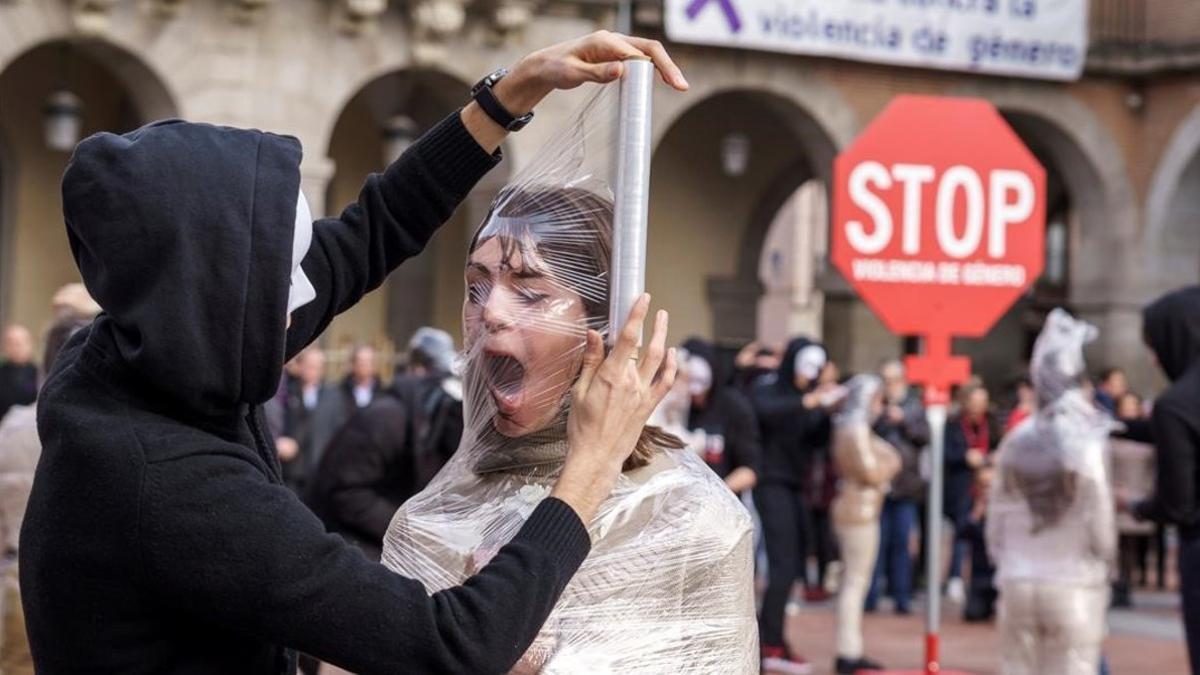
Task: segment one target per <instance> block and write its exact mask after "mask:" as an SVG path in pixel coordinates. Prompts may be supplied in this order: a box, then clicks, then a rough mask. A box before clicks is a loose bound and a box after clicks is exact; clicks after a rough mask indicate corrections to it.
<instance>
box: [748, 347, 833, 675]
mask: <svg viewBox="0 0 1200 675" xmlns="http://www.w3.org/2000/svg"><path fill="white" fill-rule="evenodd" d="M826 360H827V357H826V353H825V348H824V347H822V346H821V345H819V344H817V343H815V342H813V341H811V340H809V339H807V338H803V337H799V338H795V339H793V340H792V341H791V342H789V343H788V346H787V349H786V350H784V354H783V359H782V361H780V364H779V370H778V371H776V374H775V379H774V381H771V382H767V383H764V384H762V385H760V386H759V387H758V388H757V389H755V390H754V392H753V394H754V397H753V404H754V409H755V412H756V413H757V415H758V422H759V426H760V428H761V430H762V444H763V457H762V462H761V471H760V472H759V476H758V484H757V486H756V487H755V488H754V505H755V508H757V509H758V513H759V516H760V517H761V518H762V525H763V539H764V541H765V543H766V548H767V564H768V573H769V580H768V584H767V590H766V592H765V593H764V595H763V602H762V610H761V614H760V615H759V639H760V642H761V644H762V653H763V667H764V669H772V670H779V671H781V672H792V673H803V672H808V670H810V669H811V666H810V665H809V664H808V663H807V662H806V661H805V659H804V658H803V657H801V656H799V655H798V654H794V653H792V652H791V651H790V649H789V648H788V646H787V645H786V644H785V643H784V641H783V617H784V610H785V608H786V606H787V601H788V596H789V595H790V594H791V589H792V582H794V581H795V580H796V579H797V578H798V577H800V575H801V573H802V572H803V566H804V563H805V560H806V548H807V547H806V546H805V538H806V534H807V533H806V531H805V530H806V527H805V523H806V520H807V513H806V510H805V506H804V499H803V490H802V488H801V486H802V485H803V478H804V475H805V467H806V465H807V463H808V461H809V456H810V454H811V452H812V451H813V449H814V448H820V447H825V446H827V445H828V437H829V430H830V425H829V413H828V408H829V407H831V406H832V405H834V404H835V403H836V397H834V396H831V395H829V394H831V393H832V392H823V391H820V392H819V391H818V390H817V389H816V384H817V376H818V375H819V374H820V371H821V368H822V367H823V366H824V365H825V361H826Z"/></svg>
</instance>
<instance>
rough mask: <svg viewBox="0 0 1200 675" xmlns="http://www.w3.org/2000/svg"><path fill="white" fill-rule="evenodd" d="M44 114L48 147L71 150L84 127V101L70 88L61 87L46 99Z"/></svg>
mask: <svg viewBox="0 0 1200 675" xmlns="http://www.w3.org/2000/svg"><path fill="white" fill-rule="evenodd" d="M43 114H44V115H45V119H44V121H43V131H44V132H45V141H46V147H48V148H50V149H51V150H57V151H59V152H70V151H71V149H72V148H74V147H75V144H76V143H78V142H79V134H80V131H81V130H82V128H83V102H82V101H81V100H80V99H79V97H78V96H76V95H75V94H73V93H72V92H70V91H69V90H67V89H59V90H58V91H55V92H54V93H53V94H50V97H49V98H47V99H46V106H45V108H43Z"/></svg>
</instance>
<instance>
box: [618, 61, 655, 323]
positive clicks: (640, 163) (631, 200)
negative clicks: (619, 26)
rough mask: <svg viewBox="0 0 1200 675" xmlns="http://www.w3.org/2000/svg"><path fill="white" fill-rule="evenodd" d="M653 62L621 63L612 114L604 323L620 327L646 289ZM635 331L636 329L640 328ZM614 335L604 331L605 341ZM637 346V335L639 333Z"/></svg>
mask: <svg viewBox="0 0 1200 675" xmlns="http://www.w3.org/2000/svg"><path fill="white" fill-rule="evenodd" d="M653 87H654V63H653V62H652V61H651V60H650V59H648V58H644V57H643V58H638V57H632V58H629V59H627V60H626V61H625V74H624V76H623V77H622V79H621V96H620V104H619V105H620V110H619V113H618V116H617V148H616V152H617V157H616V176H615V177H614V180H613V196H614V198H615V203H614V212H613V220H614V223H613V257H612V290H611V294H610V296H609V313H608V325H609V326H611V327H614V328H615V327H617V326H621V325H622V324H624V323H625V317H627V316H629V310H630V309H632V308H633V303H635V302H637V299H638V297H639V296H641V294H642V293H643V292H644V291H645V289H646V223H647V219H648V213H649V210H650V149H651V148H650V118H651V114H652V110H651V109H652V105H651V96H652V93H653ZM639 330H640V329H639ZM615 339H616V334H615V330H613V331H609V334H608V344H609V345H611V344H613V341H614V340H615ZM638 344H639V345H640V344H641V336H640V335H639V336H638Z"/></svg>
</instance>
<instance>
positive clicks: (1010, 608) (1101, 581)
mask: <svg viewBox="0 0 1200 675" xmlns="http://www.w3.org/2000/svg"><path fill="white" fill-rule="evenodd" d="M1095 337H1096V329H1095V327H1093V326H1091V325H1089V324H1087V323H1084V322H1082V321H1078V320H1076V319H1074V318H1072V317H1071V316H1070V315H1069V314H1067V313H1066V312H1065V311H1063V310H1061V309H1055V310H1054V311H1052V312H1051V313H1050V315H1049V316H1048V317H1047V318H1046V325H1045V327H1043V329H1042V333H1041V335H1039V336H1038V339H1037V343H1036V344H1035V345H1034V348H1033V358H1032V361H1031V365H1030V369H1031V376H1032V380H1033V386H1034V388H1035V389H1036V390H1037V399H1038V409H1037V411H1036V412H1035V413H1034V414H1033V415H1032V416H1031V417H1029V418H1028V419H1026V420H1025V421H1024V422H1022V423H1021V424H1019V425H1018V426H1017V427H1016V428H1015V429H1014V430H1013V431H1012V432H1011V433H1010V434H1009V435H1008V436H1007V437H1005V439H1004V441H1003V442H1002V443H1001V445H1000V448H999V450H998V455H997V459H996V469H997V470H996V476H995V483H994V484H993V486H992V490H991V496H990V499H989V504H988V514H987V524H986V532H987V543H988V550H989V551H990V552H991V556H992V559H993V560H994V561H995V563H996V586H997V588H999V590H1000V632H1001V639H1002V646H1001V649H1000V653H1001V654H1002V659H1003V660H1002V667H1001V672H1003V673H1005V674H1006V675H1020V674H1024V673H1060V674H1061V675H1074V674H1076V673H1079V674H1081V675H1094V674H1095V673H1097V672H1099V660H1100V646H1101V642H1102V641H1103V639H1104V632H1105V624H1104V614H1105V610H1106V609H1107V607H1108V597H1109V587H1108V579H1109V570H1110V563H1111V560H1112V558H1113V553H1114V551H1115V549H1116V527H1115V524H1114V503H1113V498H1112V494H1111V490H1110V488H1109V484H1108V479H1107V476H1106V471H1105V450H1106V443H1107V439H1108V434H1109V431H1110V430H1111V428H1112V427H1111V422H1110V420H1109V418H1108V417H1107V415H1105V414H1104V413H1102V412H1100V411H1099V409H1098V408H1097V407H1096V406H1095V404H1094V403H1093V402H1092V400H1091V395H1090V392H1089V391H1088V389H1087V386H1086V385H1087V368H1086V366H1085V364H1084V361H1083V346H1084V344H1086V343H1087V342H1090V341H1091V340H1093V339H1095Z"/></svg>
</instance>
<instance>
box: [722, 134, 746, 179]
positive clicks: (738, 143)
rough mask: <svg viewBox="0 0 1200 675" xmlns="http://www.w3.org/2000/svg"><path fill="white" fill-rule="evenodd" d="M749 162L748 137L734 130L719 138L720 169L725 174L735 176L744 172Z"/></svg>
mask: <svg viewBox="0 0 1200 675" xmlns="http://www.w3.org/2000/svg"><path fill="white" fill-rule="evenodd" d="M749 164H750V137H749V136H747V135H746V134H744V133H742V132H740V131H734V132H731V133H729V134H727V135H726V136H725V138H723V139H721V169H722V170H723V171H724V172H725V175H726V176H729V177H731V178H737V177H738V176H741V175H742V174H744V173H746V167H747V166H749Z"/></svg>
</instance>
